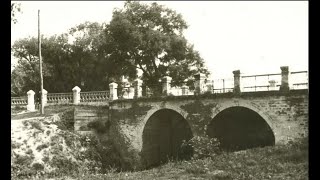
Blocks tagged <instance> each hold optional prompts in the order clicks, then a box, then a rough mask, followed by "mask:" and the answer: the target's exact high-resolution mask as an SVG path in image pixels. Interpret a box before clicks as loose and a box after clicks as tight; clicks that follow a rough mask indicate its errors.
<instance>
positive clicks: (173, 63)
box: [105, 2, 209, 86]
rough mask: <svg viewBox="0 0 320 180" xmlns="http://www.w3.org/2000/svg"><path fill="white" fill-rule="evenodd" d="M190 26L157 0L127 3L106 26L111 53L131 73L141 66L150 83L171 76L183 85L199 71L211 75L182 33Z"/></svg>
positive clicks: (143, 76)
mask: <svg viewBox="0 0 320 180" xmlns="http://www.w3.org/2000/svg"><path fill="white" fill-rule="evenodd" d="M186 28H187V24H186V22H185V21H184V20H183V18H182V16H181V15H180V14H177V13H176V12H175V11H173V10H171V9H168V8H166V7H164V6H162V5H158V4H157V3H152V4H151V5H147V4H142V3H140V2H126V3H125V5H124V8H123V9H116V10H115V11H114V12H113V17H112V20H111V22H110V24H109V25H108V26H107V28H106V31H105V33H106V36H109V38H108V39H107V40H108V42H107V43H106V44H107V46H108V50H109V51H108V52H109V54H110V56H113V57H115V58H116V61H118V64H121V65H122V66H123V67H125V69H126V70H127V71H128V72H134V70H133V69H140V70H141V71H142V72H143V75H142V79H143V80H144V82H145V83H146V84H148V85H149V86H152V85H159V80H160V79H161V78H162V77H164V76H166V75H168V76H171V77H172V81H173V82H172V83H173V85H180V84H181V82H182V81H183V80H185V79H191V78H193V75H195V74H196V73H199V72H201V73H204V74H206V75H208V74H209V72H208V70H207V69H206V68H205V66H204V61H203V59H202V58H201V57H200V54H199V53H198V52H197V51H195V50H194V48H193V46H192V45H191V44H189V43H188V42H187V40H186V38H185V37H184V36H183V31H184V30H185V29H186Z"/></svg>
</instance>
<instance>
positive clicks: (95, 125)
mask: <svg viewBox="0 0 320 180" xmlns="http://www.w3.org/2000/svg"><path fill="white" fill-rule="evenodd" d="M87 126H88V128H92V129H94V130H96V131H97V133H105V132H107V130H108V128H109V127H110V121H106V122H104V121H101V120H96V121H91V122H89V123H88V124H87Z"/></svg>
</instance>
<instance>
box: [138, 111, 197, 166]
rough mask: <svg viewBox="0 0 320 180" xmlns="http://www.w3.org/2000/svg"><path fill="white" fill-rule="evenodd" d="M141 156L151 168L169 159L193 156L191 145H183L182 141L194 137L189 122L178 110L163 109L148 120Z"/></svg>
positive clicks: (145, 164)
mask: <svg viewBox="0 0 320 180" xmlns="http://www.w3.org/2000/svg"><path fill="white" fill-rule="evenodd" d="M142 136H143V137H142V140H143V146H142V151H141V158H142V162H143V163H144V166H145V167H146V168H150V167H153V166H158V165H160V164H162V163H165V162H167V161H168V159H173V160H182V159H189V158H191V156H192V148H191V147H182V146H181V145H182V142H183V141H184V140H185V141H188V140H190V139H191V138H192V132H191V129H190V126H189V124H188V122H187V121H186V120H185V119H184V117H183V116H181V115H180V114H179V113H177V112H176V111H173V110H170V109H162V110H159V111H157V112H155V113H154V114H153V115H152V116H151V117H150V118H149V119H148V121H147V123H146V125H145V127H144V130H143V135H142Z"/></svg>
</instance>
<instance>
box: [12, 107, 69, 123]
mask: <svg viewBox="0 0 320 180" xmlns="http://www.w3.org/2000/svg"><path fill="white" fill-rule="evenodd" d="M71 108H73V105H53V106H46V107H45V108H44V114H40V111H39V110H36V111H34V112H26V113H23V114H18V113H19V112H22V110H14V111H11V120H19V119H26V118H34V117H48V116H51V115H52V114H57V113H60V112H64V111H67V110H69V109H71ZM24 110H25V109H24Z"/></svg>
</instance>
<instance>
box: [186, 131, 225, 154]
mask: <svg viewBox="0 0 320 180" xmlns="http://www.w3.org/2000/svg"><path fill="white" fill-rule="evenodd" d="M182 146H191V147H192V148H193V159H203V158H206V157H213V156H216V155H218V154H220V153H221V152H222V151H221V148H220V142H219V141H218V139H217V138H210V137H208V136H204V137H202V136H195V137H193V138H192V139H190V140H189V141H186V142H183V143H182Z"/></svg>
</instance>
